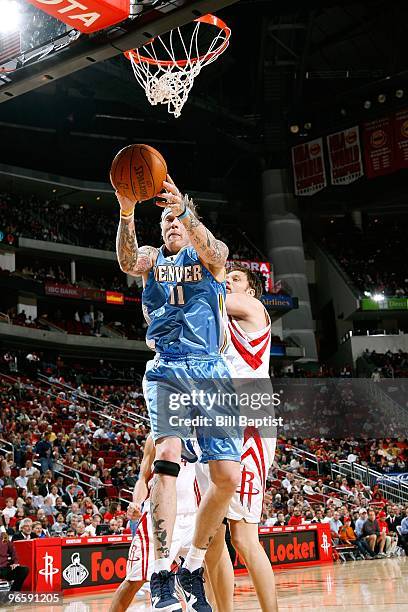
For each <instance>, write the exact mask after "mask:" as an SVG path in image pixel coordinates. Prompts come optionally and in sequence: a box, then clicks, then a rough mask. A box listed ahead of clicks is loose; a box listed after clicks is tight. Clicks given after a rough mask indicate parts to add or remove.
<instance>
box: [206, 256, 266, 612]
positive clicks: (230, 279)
mask: <svg viewBox="0 0 408 612" xmlns="http://www.w3.org/2000/svg"><path fill="white" fill-rule="evenodd" d="M261 295H262V283H261V282H260V280H259V279H258V277H257V276H256V275H255V274H253V273H252V272H251V271H250V270H248V269H247V268H245V267H243V266H240V265H235V266H234V267H233V268H232V269H231V270H230V272H229V273H228V276H227V300H226V306H227V313H228V315H229V331H230V335H231V342H230V344H229V346H228V348H227V352H226V357H227V359H230V360H231V362H232V364H233V367H234V369H235V372H236V373H237V374H236V375H237V376H238V377H239V378H242V379H247V381H249V380H253V379H258V381H259V382H258V383H257V382H256V380H255V382H254V390H255V389H256V387H257V385H258V384H259V386H260V388H261V387H263V390H265V385H266V386H268V385H269V386H270V389H271V392H272V385H271V384H270V379H269V358H270V345H271V321H270V318H269V315H268V313H267V312H266V309H265V307H264V306H263V304H262V302H261V301H260V299H259V298H260V296H261ZM251 387H252V385H251ZM267 433H268V432H265V431H264V430H263V431H262V432H260V431H259V430H257V429H256V428H254V427H247V428H246V429H245V432H244V445H243V451H242V458H241V486H240V489H239V490H238V491H237V492H236V493H235V495H234V496H233V498H232V500H231V503H230V506H229V509H228V513H227V518H228V521H229V527H230V532H231V541H232V544H233V546H234V548H235V550H236V551H237V553H238V554H239V555H240V557H241V558H242V560H243V561H244V563H245V565H246V567H247V569H248V572H249V574H250V576H251V579H252V582H253V584H254V587H255V590H256V594H257V597H258V600H259V603H260V605H261V609H262V610H263V611H265V612H274V611H275V610H277V609H278V607H277V600H276V593H275V588H274V584H275V581H274V575H273V571H272V567H271V564H270V561H269V559H268V557H267V555H266V553H265V550H264V548H263V547H262V545H261V544H260V542H259V534H258V524H259V522H260V520H261V516H262V506H263V498H264V493H265V487H266V479H267V475H268V472H269V469H270V467H271V466H272V463H273V458H274V454H275V447H276V433H275V432H273V433H272V435H273V436H274V437H268V435H267ZM265 434H266V435H265ZM200 474H202V471H201V470H200V469H199V470H198V471H197V480H198V484H199V487H200V488H202V479H201V478H200ZM204 486H205V483H204ZM224 537H225V528H223V527H221V528H220V529H219V531H218V533H217V536H216V538H215V539H214V541H213V543H212V545H211V547H210V549H209V551H208V552H207V555H206V567H207V571H208V573H209V576H210V580H211V586H212V588H213V591H214V595H215V598H216V600H217V606H218V608H219V609H220V610H222V612H232V610H233V603H232V601H233V588H234V574H233V568H232V564H231V562H230V560H229V556H228V553H227V551H226V547H225V543H224Z"/></svg>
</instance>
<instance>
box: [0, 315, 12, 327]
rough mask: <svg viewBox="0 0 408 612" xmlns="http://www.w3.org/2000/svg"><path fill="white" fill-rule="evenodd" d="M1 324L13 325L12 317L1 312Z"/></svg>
mask: <svg viewBox="0 0 408 612" xmlns="http://www.w3.org/2000/svg"><path fill="white" fill-rule="evenodd" d="M0 323H8V324H9V325H11V321H10V317H9V316H8V314H6V313H5V312H0Z"/></svg>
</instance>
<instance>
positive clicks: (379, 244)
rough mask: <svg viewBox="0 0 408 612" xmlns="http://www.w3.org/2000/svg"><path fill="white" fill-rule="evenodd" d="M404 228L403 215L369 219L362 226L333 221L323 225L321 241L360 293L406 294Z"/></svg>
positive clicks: (407, 251)
mask: <svg viewBox="0 0 408 612" xmlns="http://www.w3.org/2000/svg"><path fill="white" fill-rule="evenodd" d="M407 230H408V219H407V217H406V216H403V217H402V218H400V217H396V216H395V215H392V216H390V218H387V217H379V218H372V219H369V220H368V221H367V222H366V223H365V224H364V226H363V229H359V228H358V227H356V226H355V225H353V223H352V222H351V220H348V219H344V220H336V222H335V223H334V224H333V225H332V226H331V227H329V228H326V231H325V232H324V238H323V244H324V246H325V247H326V248H327V249H328V250H329V251H330V252H331V253H332V254H333V255H334V256H335V258H336V259H337V261H338V262H339V263H340V265H341V266H342V267H343V268H344V269H345V271H346V272H347V274H348V275H349V276H350V278H351V280H352V281H353V283H354V284H355V286H356V287H357V288H358V289H359V290H360V291H361V293H363V292H364V291H365V292H369V293H371V294H372V295H375V294H382V295H384V296H385V297H396V296H407V295H408V272H407V267H406V265H405V262H406V261H407V257H408V243H407V240H406V234H407Z"/></svg>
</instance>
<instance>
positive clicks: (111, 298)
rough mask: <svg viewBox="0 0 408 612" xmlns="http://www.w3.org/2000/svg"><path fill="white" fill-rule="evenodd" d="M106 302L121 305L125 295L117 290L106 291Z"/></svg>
mask: <svg viewBox="0 0 408 612" xmlns="http://www.w3.org/2000/svg"><path fill="white" fill-rule="evenodd" d="M106 303H107V304H117V305H118V306H123V304H124V303H125V296H124V295H123V293H119V292H118V291H107V292H106Z"/></svg>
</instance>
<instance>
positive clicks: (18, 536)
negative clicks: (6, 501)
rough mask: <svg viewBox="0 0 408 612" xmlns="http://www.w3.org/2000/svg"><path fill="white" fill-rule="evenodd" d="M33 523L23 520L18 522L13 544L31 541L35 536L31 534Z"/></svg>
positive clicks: (29, 520)
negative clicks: (20, 541) (18, 541)
mask: <svg viewBox="0 0 408 612" xmlns="http://www.w3.org/2000/svg"><path fill="white" fill-rule="evenodd" d="M32 528H33V521H32V520H31V519H29V518H25V519H23V520H22V521H20V525H19V530H18V531H17V533H15V534H14V535H13V542H16V541H17V540H33V539H34V538H35V537H37V536H35V535H33V534H32Z"/></svg>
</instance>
